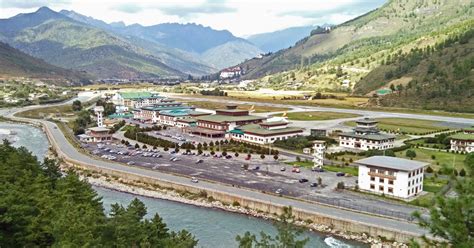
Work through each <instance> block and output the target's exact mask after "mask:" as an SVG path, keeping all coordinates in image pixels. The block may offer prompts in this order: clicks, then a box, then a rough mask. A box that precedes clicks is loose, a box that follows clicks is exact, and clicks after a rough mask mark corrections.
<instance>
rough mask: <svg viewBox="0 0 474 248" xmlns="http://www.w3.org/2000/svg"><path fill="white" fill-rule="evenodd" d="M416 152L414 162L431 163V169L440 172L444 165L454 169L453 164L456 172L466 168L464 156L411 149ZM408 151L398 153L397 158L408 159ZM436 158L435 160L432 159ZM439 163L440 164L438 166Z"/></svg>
mask: <svg viewBox="0 0 474 248" xmlns="http://www.w3.org/2000/svg"><path fill="white" fill-rule="evenodd" d="M411 150H414V151H415V152H416V157H415V158H414V160H419V161H424V162H428V163H430V166H431V168H433V169H434V170H439V169H440V168H441V166H442V165H443V164H445V165H446V166H447V167H449V168H452V166H453V163H454V167H455V168H456V170H458V171H459V170H461V169H462V168H464V159H465V158H466V155H464V154H454V153H450V152H442V151H441V152H440V151H438V150H427V149H423V148H411ZM405 152H406V151H401V152H396V153H395V154H396V156H397V157H399V158H407V157H406V156H405ZM432 156H434V159H433V158H432ZM407 159H408V158H407ZM438 163H439V164H438Z"/></svg>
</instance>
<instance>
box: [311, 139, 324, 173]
mask: <svg viewBox="0 0 474 248" xmlns="http://www.w3.org/2000/svg"><path fill="white" fill-rule="evenodd" d="M325 143H326V142H325V141H324V140H315V141H313V162H314V166H315V167H319V168H321V167H323V164H324V152H326V144H325Z"/></svg>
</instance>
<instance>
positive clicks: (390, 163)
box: [355, 156, 428, 198]
mask: <svg viewBox="0 0 474 248" xmlns="http://www.w3.org/2000/svg"><path fill="white" fill-rule="evenodd" d="M355 163H356V164H357V165H358V166H359V178H358V186H359V189H360V190H364V191H369V192H373V193H377V194H385V195H388V196H392V197H398V198H410V197H413V196H416V195H417V194H419V193H420V192H421V191H423V172H424V168H425V167H426V166H428V163H424V162H418V161H413V160H408V159H402V158H396V157H386V156H373V157H369V158H364V159H361V160H357V161H355Z"/></svg>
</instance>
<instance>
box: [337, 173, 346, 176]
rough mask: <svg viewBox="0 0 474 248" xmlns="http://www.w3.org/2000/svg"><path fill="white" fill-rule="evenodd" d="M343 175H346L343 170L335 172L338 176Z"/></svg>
mask: <svg viewBox="0 0 474 248" xmlns="http://www.w3.org/2000/svg"><path fill="white" fill-rule="evenodd" d="M345 175H346V173H344V172H338V173H336V176H338V177H343V176H345Z"/></svg>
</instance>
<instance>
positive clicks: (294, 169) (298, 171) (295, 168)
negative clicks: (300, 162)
mask: <svg viewBox="0 0 474 248" xmlns="http://www.w3.org/2000/svg"><path fill="white" fill-rule="evenodd" d="M291 172H294V173H300V172H301V170H300V168H297V167H293V169H291Z"/></svg>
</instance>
